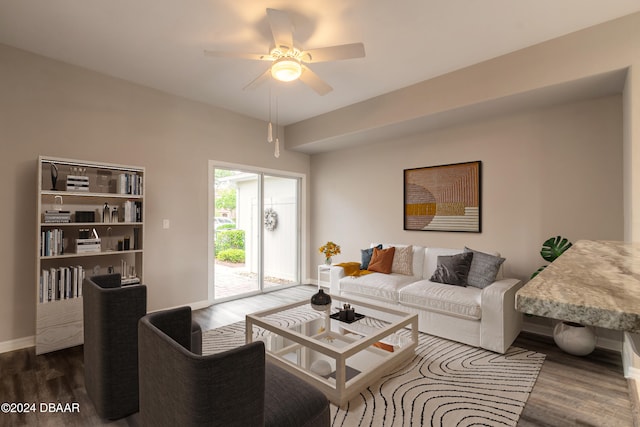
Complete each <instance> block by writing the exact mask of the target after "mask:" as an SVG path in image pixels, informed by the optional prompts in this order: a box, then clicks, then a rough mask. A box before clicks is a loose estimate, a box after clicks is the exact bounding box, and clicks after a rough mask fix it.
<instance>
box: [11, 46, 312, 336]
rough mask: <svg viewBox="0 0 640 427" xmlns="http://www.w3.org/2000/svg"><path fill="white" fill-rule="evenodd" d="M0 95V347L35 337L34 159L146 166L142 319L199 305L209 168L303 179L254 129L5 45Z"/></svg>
mask: <svg viewBox="0 0 640 427" xmlns="http://www.w3.org/2000/svg"><path fill="white" fill-rule="evenodd" d="M0 94H1V95H0V159H1V161H2V163H1V167H0V182H2V184H3V189H2V209H0V235H2V236H3V240H4V244H2V245H0V271H1V272H2V274H1V276H0V277H2V278H1V279H0V294H1V295H2V298H0V344H1V343H3V342H7V341H12V340H19V339H22V338H25V337H30V336H33V334H34V332H35V259H34V257H35V243H34V241H35V236H36V234H35V233H36V226H35V220H36V215H35V208H36V183H35V181H36V160H37V157H38V155H40V154H43V155H49V156H57V157H68V158H74V159H82V160H94V161H104V162H110V163H124V164H131V165H139V166H145V167H146V173H147V175H146V189H147V193H146V199H145V200H146V202H147V205H146V213H147V217H146V221H145V227H146V228H145V230H146V233H145V282H146V283H147V284H148V286H149V291H148V292H149V295H148V308H149V309H150V310H153V309H159V308H164V307H169V306H176V305H183V304H189V303H197V302H202V301H206V300H207V297H208V295H207V232H208V228H207V167H208V160H209V159H212V160H219V161H225V162H232V163H238V164H248V165H252V166H257V167H263V168H269V169H274V170H287V171H293V172H297V173H304V174H307V173H308V172H309V157H308V156H307V155H304V154H300V153H293V152H290V151H283V152H282V155H281V157H280V159H275V158H274V157H273V152H272V149H273V147H272V146H271V145H269V144H267V143H266V141H265V129H266V124H265V123H263V122H261V121H259V120H254V119H250V118H246V117H243V116H240V115H238V114H235V113H231V112H229V111H226V110H222V109H217V108H213V107H210V106H206V105H204V104H200V103H196V102H192V101H188V100H185V99H182V98H178V97H175V96H171V95H167V94H165V93H162V92H159V91H155V90H152V89H149V88H145V87H141V86H138V85H135V84H131V83H127V82H125V81H122V80H118V79H114V78H110V77H107V76H105V75H101V74H97V73H94V72H91V71H88V70H85V69H82V68H78V67H75V66H71V65H67V64H63V63H60V62H56V61H52V60H49V59H46V58H43V57H41V56H37V55H33V54H30V53H26V52H24V51H20V50H17V49H13V48H10V47H7V46H4V45H0ZM163 219H170V221H171V228H170V229H169V230H163V229H162V220H163Z"/></svg>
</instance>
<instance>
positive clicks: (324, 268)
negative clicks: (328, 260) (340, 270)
mask: <svg viewBox="0 0 640 427" xmlns="http://www.w3.org/2000/svg"><path fill="white" fill-rule="evenodd" d="M330 286H331V264H329V265H327V264H319V265H318V289H320V288H325V289H328V288H329V287H330Z"/></svg>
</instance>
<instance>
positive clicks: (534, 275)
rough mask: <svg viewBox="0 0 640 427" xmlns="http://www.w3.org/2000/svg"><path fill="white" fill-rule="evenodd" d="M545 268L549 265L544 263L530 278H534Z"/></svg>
mask: <svg viewBox="0 0 640 427" xmlns="http://www.w3.org/2000/svg"><path fill="white" fill-rule="evenodd" d="M545 268H547V266H546V265H543V266H542V267H540V268H539V269H537V270H536V271H535V273H533V274H532V275H531V277H530V279H533V278H534V277H536V276H537V275H538V274H539V273H540V272H541V271H542V270H544V269H545Z"/></svg>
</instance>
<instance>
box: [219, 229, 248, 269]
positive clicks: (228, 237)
mask: <svg viewBox="0 0 640 427" xmlns="http://www.w3.org/2000/svg"><path fill="white" fill-rule="evenodd" d="M228 225H231V226H232V224H228ZM220 228H222V227H220ZM244 235H245V233H244V230H236V229H232V230H224V229H223V230H220V229H218V231H217V232H216V241H215V251H216V258H217V259H219V260H222V258H220V254H221V253H223V252H225V251H228V250H230V249H238V250H240V251H241V252H242V261H238V262H244ZM234 262H235V261H234Z"/></svg>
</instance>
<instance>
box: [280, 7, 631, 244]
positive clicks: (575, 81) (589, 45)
mask: <svg viewBox="0 0 640 427" xmlns="http://www.w3.org/2000/svg"><path fill="white" fill-rule="evenodd" d="M638 40H640V13H635V14H632V15H628V16H625V17H622V18H619V19H616V20H613V21H610V22H606V23H603V24H600V25H596V26H594V27H590V28H586V29H584V30H581V31H577V32H575V33H572V34H569V35H566V36H563V37H559V38H557V39H553V40H549V41H547V42H544V43H540V44H538V45H535V46H531V47H529V48H526V49H522V50H518V51H515V52H512V53H510V54H507V55H503V56H500V57H497V58H494V59H491V60H488V61H485V62H482V63H479V64H475V65H472V66H470V67H467V68H464V69H461V70H457V71H454V72H452V73H448V74H446V75H443V76H439V77H436V78H433V79H430V80H426V81H423V82H420V83H417V84H415V85H412V86H409V87H406V88H404V89H400V90H397V91H394V92H391V93H388V94H384V95H381V96H379V97H376V98H373V99H368V100H365V101H362V102H359V103H357V104H353V105H349V106H347V107H344V108H341V109H339V110H336V111H331V112H329V113H326V114H323V115H321V116H318V117H314V118H311V119H308V120H304V121H301V122H299V123H295V124H293V125H290V126H287V128H286V131H285V134H286V141H287V146H288V147H289V148H292V147H296V148H298V149H300V150H306V151H307V152H314V150H317V147H319V146H321V145H324V146H330V147H340V146H343V147H344V146H345V145H349V144H354V143H357V142H358V141H362V140H364V141H366V140H367V139H370V138H377V137H378V135H384V134H389V133H390V132H402V131H403V130H405V129H406V128H407V127H408V126H410V125H415V124H416V123H427V126H431V128H432V129H433V128H434V127H437V126H441V125H439V122H441V121H443V120H446V121H448V122H453V121H456V120H457V121H458V122H460V120H461V119H460V117H464V116H465V115H467V114H469V112H473V114H475V115H476V116H481V115H482V114H483V112H484V111H485V110H489V109H495V108H502V109H503V110H504V108H505V106H509V105H516V106H517V107H518V108H521V107H522V105H523V104H526V103H527V102H530V103H540V102H544V100H543V99H541V96H542V97H543V98H544V97H546V98H547V101H549V99H552V100H553V99H554V98H555V99H557V97H562V96H564V95H566V96H567V97H568V98H572V99H574V100H575V99H585V94H586V93H589V92H591V93H593V92H596V93H597V92H598V91H602V90H603V89H602V83H603V81H604V80H606V79H608V78H610V77H611V76H612V75H618V74H619V73H618V70H623V71H625V72H627V76H626V84H620V87H616V88H615V90H611V89H612V87H611V86H609V89H608V91H607V89H604V92H601V93H600V95H603V94H612V93H615V92H623V93H624V101H623V105H624V107H623V110H624V113H623V116H624V117H623V121H624V124H621V126H623V127H624V134H625V136H624V150H625V161H624V165H623V167H624V177H625V178H624V193H623V194H624V202H623V206H624V216H625V230H624V236H621V238H625V239H626V240H629V241H631V240H632V241H640V191H638V189H639V188H640V166H639V165H640V119H639V117H640V116H639V114H638V109H639V108H640V107H638V105H640V71H639V70H638V69H639V68H640V43H638ZM585 83H587V84H589V85H591V86H593V87H589V88H585V87H584V84H585ZM576 85H577V86H576ZM595 86H598V87H595ZM605 86H606V84H605ZM614 86H615V85H614ZM622 86H624V89H623V88H622ZM576 87H577V88H578V90H577V91H576V90H575V89H576ZM565 91H566V93H565V94H564V95H562V94H560V92H565ZM591 96H593V95H591ZM462 120H463V122H464V119H462ZM354 141H355V142H354ZM314 171H316V167H315V163H314ZM317 172H320V171H317ZM322 239H323V237H322V236H319V237H318V238H317V239H314V240H312V242H311V244H312V246H315V245H317V244H321V242H322Z"/></svg>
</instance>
